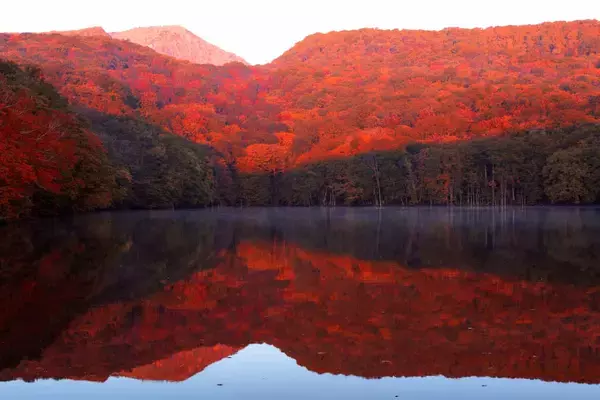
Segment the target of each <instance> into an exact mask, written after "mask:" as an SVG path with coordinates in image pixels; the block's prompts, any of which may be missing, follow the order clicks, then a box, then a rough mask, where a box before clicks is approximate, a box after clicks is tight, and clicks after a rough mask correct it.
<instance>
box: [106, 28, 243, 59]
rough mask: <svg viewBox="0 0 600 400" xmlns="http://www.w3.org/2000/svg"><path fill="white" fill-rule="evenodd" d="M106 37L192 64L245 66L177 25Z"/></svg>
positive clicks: (131, 30) (225, 52)
mask: <svg viewBox="0 0 600 400" xmlns="http://www.w3.org/2000/svg"><path fill="white" fill-rule="evenodd" d="M110 35H111V36H112V37H113V38H115V39H119V40H128V41H130V42H132V43H136V44H139V45H142V46H146V47H150V48H151V49H153V50H155V51H156V52H158V53H161V54H165V55H168V56H171V57H175V58H178V59H181V60H187V61H191V62H193V63H196V64H213V65H224V64H227V63H230V62H240V63H243V64H248V63H247V62H246V61H245V60H244V59H243V58H241V57H239V56H237V55H235V54H233V53H230V52H227V51H225V50H223V49H221V48H219V47H217V46H215V45H214V44H211V43H209V42H207V41H206V40H204V39H202V38H200V37H198V36H196V35H195V34H194V33H192V32H191V31H189V30H188V29H186V28H185V27H183V26H180V25H166V26H150V27H140V28H133V29H129V30H127V31H123V32H113V33H111V34H110Z"/></svg>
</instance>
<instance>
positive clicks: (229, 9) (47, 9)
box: [0, 0, 600, 64]
mask: <svg viewBox="0 0 600 400" xmlns="http://www.w3.org/2000/svg"><path fill="white" fill-rule="evenodd" d="M2 3H5V4H2V7H1V10H0V32H45V31H51V30H70V29H81V28H87V27H91V26H102V27H103V28H104V29H105V30H107V31H109V32H114V31H121V30H126V29H130V28H135V27H140V26H156V25H181V26H184V27H186V28H187V29H189V30H190V31H192V32H193V33H195V34H196V35H198V36H200V37H201V38H203V39H205V40H207V41H209V42H211V43H213V44H215V45H217V46H219V47H221V48H222V49H224V50H227V51H231V52H234V53H236V54H237V55H239V56H241V57H243V58H244V59H246V60H247V61H248V62H250V63H251V64H264V63H267V62H270V61H271V60H273V59H274V58H276V57H278V56H280V55H281V54H282V53H283V52H285V51H286V50H287V49H289V48H291V47H292V46H293V45H294V44H295V43H297V42H299V41H301V40H302V39H303V38H305V37H306V36H308V35H310V34H313V33H316V32H330V31H338V30H349V29H360V28H382V29H428V30H429V29H433V30H438V29H443V28H447V27H463V28H474V27H482V28H485V27H489V26H499V25H523V24H536V23H541V22H545V21H573V20H579V19H600V0H496V1H487V0H362V1H359V0H295V1H285V0H254V1H252V0H210V1H204V0H100V1H98V0H97V1H90V0H20V1H9V0H3V1H2Z"/></svg>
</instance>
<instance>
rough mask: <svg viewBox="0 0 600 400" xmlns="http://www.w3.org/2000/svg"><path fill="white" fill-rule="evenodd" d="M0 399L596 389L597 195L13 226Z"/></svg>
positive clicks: (566, 394) (1, 297) (2, 283)
mask: <svg viewBox="0 0 600 400" xmlns="http://www.w3.org/2000/svg"><path fill="white" fill-rule="evenodd" d="M0 237H1V238H2V240H1V241H0V398H2V399H4V398H7V399H10V398H52V399H59V398H60V399H62V398H67V399H79V398H81V397H82V396H85V397H86V398H90V399H92V398H93V399H96V398H98V399H103V398H110V399H121V398H122V399H131V398H140V399H162V398H206V399H238V398H241V399H281V398H286V399H307V398H308V399H329V398H336V399H337V398H344V399H394V398H402V399H435V398H440V399H442V398H443V399H480V398H490V399H507V398H511V399H531V398H537V397H540V398H542V397H543V398H545V399H564V398H577V399H592V398H594V399H597V398H600V385H599V384H600V209H594V208H528V209H508V210H485V209H482V210H464V209H446V208H433V209H429V208H422V209H421V208H414V209H399V208H398V209H395V208H391V209H384V210H374V209H345V208H338V209H330V210H327V209H250V210H235V209H221V210H204V211H181V212H179V211H177V212H162V211H161V212H129V213H100V214H92V215H86V216H80V217H76V218H72V219H66V220H64V219H63V220H44V221H38V222H32V223H23V224H18V225H10V226H5V227H2V228H0Z"/></svg>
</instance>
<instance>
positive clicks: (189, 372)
mask: <svg viewBox="0 0 600 400" xmlns="http://www.w3.org/2000/svg"><path fill="white" fill-rule="evenodd" d="M237 350H238V349H236V348H233V347H229V346H222V345H216V346H212V347H199V348H197V349H193V350H188V351H182V352H180V353H176V354H173V355H172V356H170V357H168V358H165V359H163V360H158V361H155V362H153V363H151V364H148V365H142V366H141V367H136V368H133V369H132V370H131V371H125V372H120V373H119V374H118V375H119V376H125V377H128V378H135V379H142V380H154V381H160V380H164V381H171V382H181V381H185V380H186V379H188V378H190V377H192V376H194V375H196V374H197V373H198V372H200V371H202V370H203V369H204V368H206V367H208V366H209V365H211V364H213V363H215V362H217V361H219V360H221V359H223V358H225V357H229V356H231V355H232V354H235V352H237Z"/></svg>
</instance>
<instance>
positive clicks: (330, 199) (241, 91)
mask: <svg viewBox="0 0 600 400" xmlns="http://www.w3.org/2000/svg"><path fill="white" fill-rule="evenodd" d="M0 57H5V58H7V59H10V60H13V61H15V62H17V63H19V64H23V65H28V64H36V65H39V67H40V68H41V71H43V76H44V78H45V79H46V80H47V81H48V82H49V83H51V84H53V85H54V86H55V87H56V88H57V90H58V91H59V92H60V93H61V94H62V95H63V96H64V97H65V98H66V99H67V100H68V101H69V103H70V104H71V106H72V107H73V109H74V110H75V111H77V112H78V113H79V114H80V115H82V116H85V117H86V118H88V119H90V121H91V130H92V131H93V132H94V133H96V134H97V135H98V136H99V137H101V138H102V142H103V143H104V146H105V148H106V150H107V151H108V154H109V158H110V159H111V161H112V164H113V168H114V169H115V170H116V172H115V173H116V175H117V179H116V181H117V192H118V195H117V201H115V202H113V205H117V206H122V207H176V206H202V205H208V204H221V205H234V204H238V205H239V204H243V205H246V204H248V205H249V204H268V205H281V204H292V205H317V204H321V205H336V204H360V205H368V204H457V205H486V204H493V205H508V204H537V203H551V202H553V203H592V202H597V201H598V200H599V190H598V184H597V183H598V180H599V179H600V178H598V175H599V172H598V158H599V154H598V151H599V150H598V147H597V142H598V138H597V135H598V129H597V128H596V124H598V123H599V119H600V22H598V21H577V22H568V23H567V22H558V23H546V24H541V25H533V26H511V27H501V28H489V29H484V30H482V29H475V30H466V29H445V30H442V31H438V32H428V31H398V30H396V31H384V30H374V29H364V30H359V31H346V32H333V33H329V34H316V35H312V36H310V37H308V38H306V39H305V40H304V41H302V42H300V43H298V44H297V45H296V46H294V47H293V48H292V49H290V50H289V51H288V52H286V53H285V54H284V55H282V56H281V57H280V58H279V59H277V60H275V61H274V62H273V63H271V64H268V65H266V66H262V67H249V66H245V65H243V64H240V63H233V64H228V65H225V66H222V67H216V66H210V65H197V64H192V63H189V62H187V61H182V60H177V59H174V58H171V57H168V56H163V55H160V54H158V53H156V52H154V51H153V50H151V49H149V48H146V47H143V46H139V45H136V44H134V43H131V42H127V41H120V40H115V39H113V38H110V37H108V36H104V35H91V36H80V35H75V36H66V35H60V34H39V35H38V34H20V35H18V34H10V35H9V34H0ZM171 134H173V135H176V136H181V137H183V138H184V139H185V140H180V141H177V140H175V138H172V137H171V136H170V135H171ZM190 142H193V143H195V144H192V143H190ZM169 149H171V150H169ZM173 149H176V150H173ZM140 152H141V153H142V154H143V155H141V154H140ZM136 155H137V156H138V157H135V156H136ZM147 159H149V160H150V161H149V162H146V160H147ZM384 159H385V160H384ZM183 160H187V161H183ZM571 160H576V163H575V164H573V162H571ZM195 171H201V173H199V174H196V173H195ZM148 174H149V175H148ZM181 177H183V179H180V178H181ZM192 177H193V178H192ZM188 178H189V179H188Z"/></svg>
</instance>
